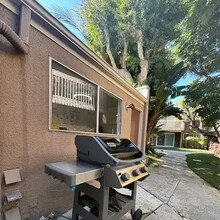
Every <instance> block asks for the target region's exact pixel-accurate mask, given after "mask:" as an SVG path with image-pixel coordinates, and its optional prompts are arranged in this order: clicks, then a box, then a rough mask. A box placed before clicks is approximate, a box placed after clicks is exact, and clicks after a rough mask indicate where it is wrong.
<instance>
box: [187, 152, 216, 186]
mask: <svg viewBox="0 0 220 220" xmlns="http://www.w3.org/2000/svg"><path fill="white" fill-rule="evenodd" d="M186 161H187V165H188V166H189V168H190V169H191V170H192V171H193V172H194V173H196V174H197V175H198V176H200V177H201V178H202V179H204V180H205V181H206V182H207V183H209V184H210V185H211V186H213V187H215V188H216V189H219V190H220V176H219V173H220V166H219V165H220V158H217V157H215V156H214V155H213V154H205V153H202V154H187V155H186Z"/></svg>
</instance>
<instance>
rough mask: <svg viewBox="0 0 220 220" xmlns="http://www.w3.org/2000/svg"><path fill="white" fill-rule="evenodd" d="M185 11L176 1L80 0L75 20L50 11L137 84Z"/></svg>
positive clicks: (175, 32) (170, 38) (59, 11)
mask: <svg viewBox="0 0 220 220" xmlns="http://www.w3.org/2000/svg"><path fill="white" fill-rule="evenodd" d="M185 12H186V11H185V8H184V5H183V4H182V1H180V0H167V1H164V0H141V1H140V0H137V1H133V0H122V1H118V0H84V1H83V3H82V6H81V7H79V9H78V17H80V18H81V22H78V23H77V22H75V21H72V19H73V16H66V15H69V14H70V13H67V11H66V10H64V9H62V8H59V7H56V8H55V10H53V13H54V15H55V16H56V17H58V18H59V19H61V20H63V21H66V22H68V21H69V23H70V24H72V25H74V26H75V27H77V28H78V29H79V30H80V31H81V32H82V33H83V35H84V36H85V38H86V40H87V42H88V45H89V46H90V47H91V48H92V49H93V50H94V51H95V52H96V53H98V54H99V55H101V56H102V57H103V58H104V59H105V60H107V61H108V62H109V63H110V64H111V65H112V67H113V68H114V69H115V70H116V71H117V72H118V73H119V74H120V75H121V76H122V77H124V78H125V79H127V80H128V81H129V80H133V79H135V81H136V82H137V83H138V84H143V83H145V80H146V78H147V75H148V73H149V69H150V65H151V63H152V62H153V60H154V58H155V56H156V55H157V54H158V53H160V52H163V51H164V50H166V49H167V47H168V44H169V42H172V41H173V40H174V39H176V38H177V36H178V35H179V30H177V29H176V28H175V27H176V25H177V24H178V23H179V22H180V21H181V19H183V17H184V16H185Z"/></svg>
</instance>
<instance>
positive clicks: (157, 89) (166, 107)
mask: <svg viewBox="0 0 220 220" xmlns="http://www.w3.org/2000/svg"><path fill="white" fill-rule="evenodd" d="M186 71H187V67H184V63H183V62H180V63H178V64H176V65H174V66H172V65H171V64H170V62H168V63H164V62H162V61H160V62H158V63H155V64H154V66H153V67H152V69H151V72H152V73H151V74H150V76H149V77H148V79H147V83H148V84H149V85H150V88H151V90H150V93H151V94H150V97H151V100H150V106H149V117H148V126H147V135H146V140H147V141H148V140H149V138H150V136H151V134H152V132H153V129H154V128H155V126H156V124H157V122H158V121H159V120H160V119H161V118H163V117H167V116H170V115H173V116H175V117H177V118H181V114H182V110H181V109H180V108H178V107H175V106H173V104H172V103H171V102H169V98H170V97H172V98H174V97H177V96H179V95H181V94H182V90H183V89H185V86H181V87H176V85H175V84H176V82H177V81H178V80H179V79H180V78H181V77H183V76H184V74H185V73H186Z"/></svg>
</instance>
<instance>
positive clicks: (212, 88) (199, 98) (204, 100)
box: [185, 76, 220, 137]
mask: <svg viewBox="0 0 220 220" xmlns="http://www.w3.org/2000/svg"><path fill="white" fill-rule="evenodd" d="M219 103H220V76H215V77H208V78H206V79H204V80H195V81H194V82H193V83H192V84H191V85H190V86H189V89H188V91H187V94H186V96H185V104H186V106H189V107H191V108H192V109H194V114H197V115H198V116H199V117H200V118H201V120H202V122H203V126H205V127H208V128H213V129H214V130H215V133H216V136H217V137H220V134H219V128H220V107H219Z"/></svg>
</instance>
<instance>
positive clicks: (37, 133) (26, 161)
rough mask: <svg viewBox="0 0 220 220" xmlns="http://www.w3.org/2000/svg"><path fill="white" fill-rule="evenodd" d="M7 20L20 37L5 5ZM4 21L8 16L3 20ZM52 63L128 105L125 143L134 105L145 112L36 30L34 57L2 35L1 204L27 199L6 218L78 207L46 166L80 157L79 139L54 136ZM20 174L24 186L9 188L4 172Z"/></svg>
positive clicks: (67, 134)
mask: <svg viewBox="0 0 220 220" xmlns="http://www.w3.org/2000/svg"><path fill="white" fill-rule="evenodd" d="M0 13H1V19H3V20H4V21H5V22H6V23H7V24H8V25H10V26H11V27H13V29H14V30H15V31H16V32H17V31H18V30H17V23H18V17H17V16H15V15H14V14H12V13H11V12H9V11H8V10H6V9H4V8H3V6H2V5H0ZM2 15H3V16H2ZM49 57H52V58H54V59H55V60H57V61H59V62H60V63H62V64H64V65H65V66H68V67H69V68H71V69H73V70H75V71H77V72H79V73H80V74H81V75H83V76H85V77H86V78H88V79H90V80H92V81H94V82H95V83H97V84H99V85H102V87H104V88H105V89H107V90H109V91H111V92H113V93H114V94H115V95H117V96H119V97H120V98H121V99H122V100H123V102H122V128H121V131H122V133H121V137H128V138H129V136H130V127H131V125H130V120H131V111H130V110H129V109H126V104H127V103H129V102H132V103H134V104H135V105H136V107H137V108H138V109H140V110H141V111H144V107H143V106H142V105H141V104H140V103H139V102H137V101H136V100H134V99H133V98H131V96H130V95H129V94H126V93H125V92H123V91H122V90H121V89H119V88H118V87H117V86H116V85H114V84H112V83H110V82H109V81H108V80H106V79H105V78H104V77H103V76H101V75H99V74H98V73H97V72H95V70H93V69H92V68H90V67H89V66H87V65H85V64H84V63H83V62H82V61H81V60H79V59H77V58H76V57H74V56H73V55H72V54H70V53H69V52H67V51H66V50H64V49H63V48H61V47H60V46H59V45H57V44H56V43H55V42H53V41H52V40H50V39H49V38H48V37H46V36H45V35H43V34H42V33H41V32H39V31H38V30H36V29H35V28H33V27H31V30H30V51H29V54H27V55H24V54H20V53H19V52H17V51H15V49H14V48H13V47H12V45H11V44H10V43H9V42H8V41H7V40H6V39H4V37H3V36H1V35H0V94H1V95H0V106H1V107H0V123H1V127H0V156H1V158H0V161H1V162H0V171H1V180H2V181H1V200H3V195H4V193H5V192H7V191H11V190H13V189H19V190H20V191H21V193H22V195H23V198H22V199H21V200H20V201H19V202H18V203H16V204H7V205H3V206H2V212H4V210H7V209H9V208H10V207H14V206H18V207H19V208H20V211H21V215H22V219H38V218H39V217H40V216H42V215H45V216H46V215H48V214H49V213H50V212H55V213H63V212H65V211H66V210H68V209H70V208H71V207H72V202H73V201H72V199H73V194H72V193H71V192H70V191H69V189H68V187H67V186H66V185H65V184H61V182H59V181H57V180H54V179H52V178H51V177H49V176H47V175H46V174H45V173H44V165H45V164H46V163H51V162H56V161H63V160H72V159H75V157H76V148H75V145H74V137H75V135H76V133H71V132H61V131H49V65H50V64H49ZM13 168H19V169H20V173H21V178H22V182H21V183H17V184H13V185H9V186H5V183H4V179H3V175H2V172H3V171H4V170H8V169H13Z"/></svg>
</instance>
